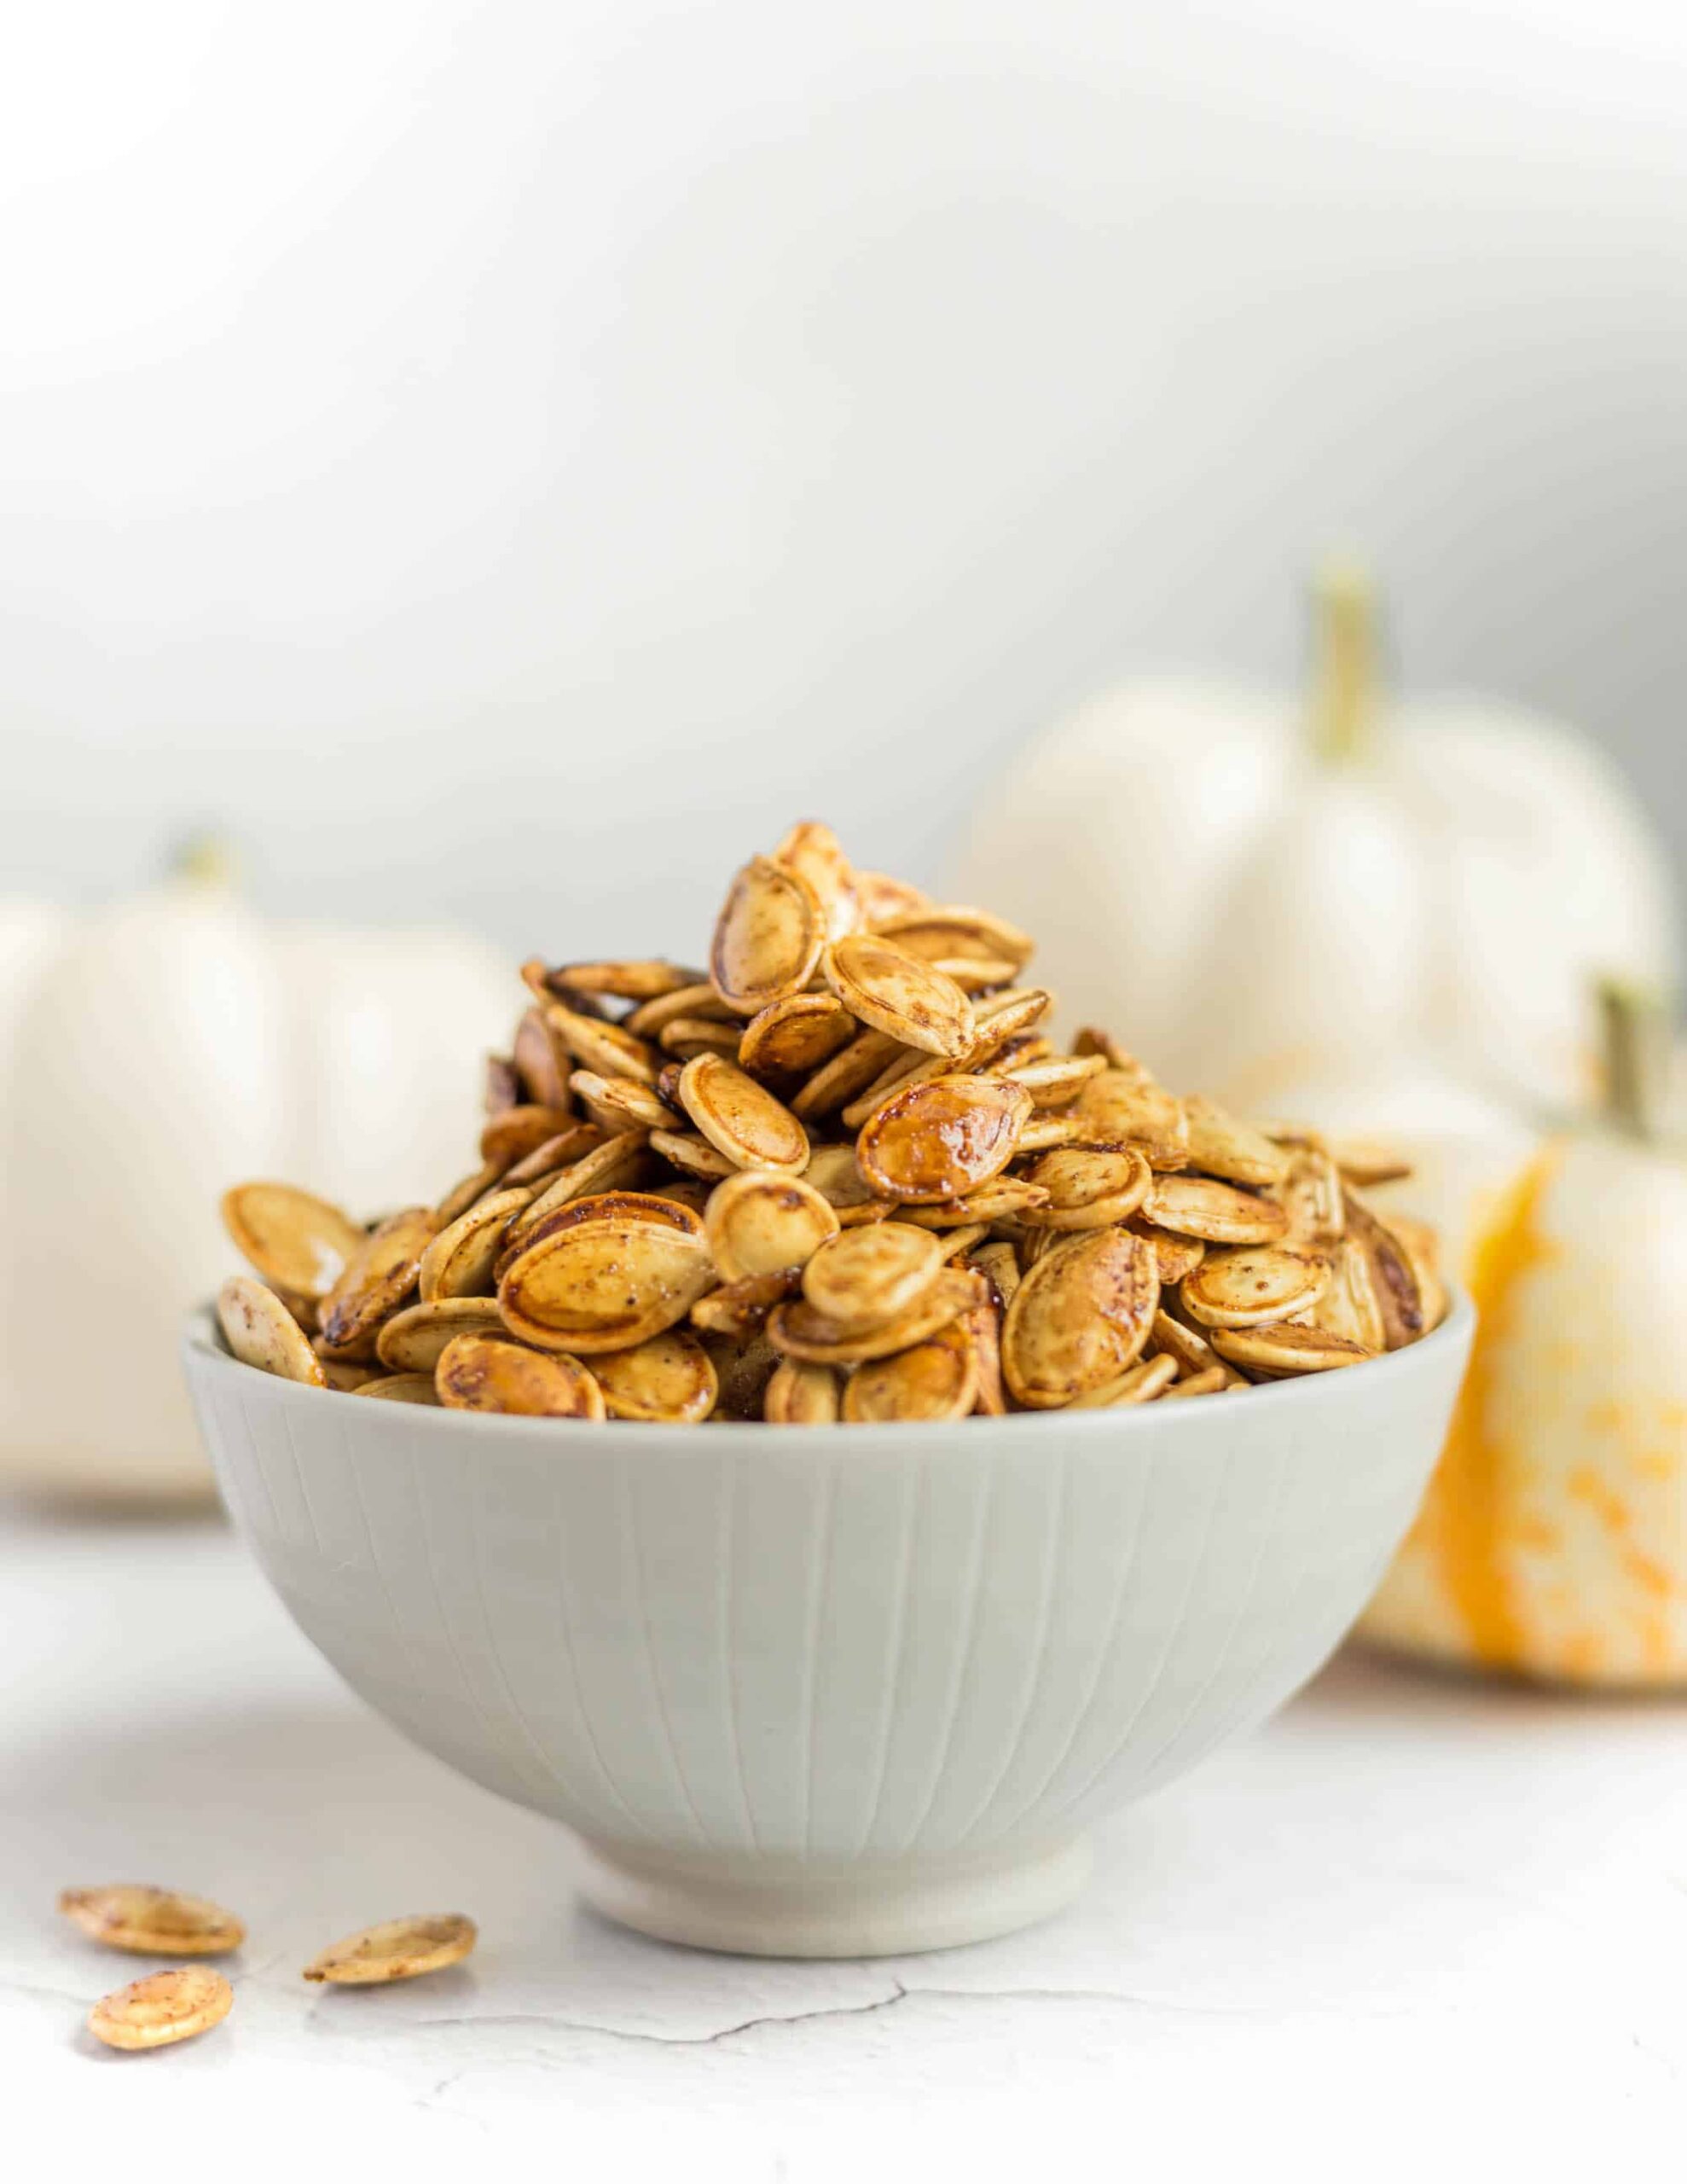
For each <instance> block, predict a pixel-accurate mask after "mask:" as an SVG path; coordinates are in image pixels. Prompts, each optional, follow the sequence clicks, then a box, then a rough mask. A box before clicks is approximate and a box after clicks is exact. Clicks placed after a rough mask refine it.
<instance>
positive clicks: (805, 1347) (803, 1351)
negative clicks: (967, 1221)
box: [768, 1266, 985, 1365]
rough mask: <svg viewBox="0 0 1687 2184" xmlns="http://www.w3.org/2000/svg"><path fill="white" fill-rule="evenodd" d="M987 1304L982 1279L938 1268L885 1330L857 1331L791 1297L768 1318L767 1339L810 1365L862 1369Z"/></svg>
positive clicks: (803, 1299) (804, 1300) (963, 1271)
mask: <svg viewBox="0 0 1687 2184" xmlns="http://www.w3.org/2000/svg"><path fill="white" fill-rule="evenodd" d="M984 1301H985V1292H984V1285H983V1280H982V1278H981V1277H980V1276H979V1275H976V1274H973V1273H971V1272H970V1271H969V1270H967V1269H965V1268H962V1267H953V1266H940V1267H939V1269H938V1270H937V1275H936V1279H935V1280H934V1281H932V1283H931V1285H930V1287H929V1288H928V1289H926V1290H925V1292H924V1294H923V1295H921V1296H920V1297H919V1299H918V1300H917V1301H916V1302H915V1303H914V1304H912V1305H910V1306H909V1308H908V1309H907V1311H906V1312H903V1313H901V1314H899V1315H898V1316H897V1317H896V1318H895V1319H892V1320H887V1321H885V1322H884V1325H883V1326H882V1327H872V1328H870V1329H868V1330H867V1332H865V1333H858V1332H855V1331H854V1330H852V1329H850V1328H848V1327H842V1326H840V1325H839V1324H838V1321H836V1320H834V1319H832V1318H829V1317H828V1316H827V1315H826V1314H825V1313H824V1312H817V1311H816V1310H815V1308H814V1306H813V1305H812V1304H810V1303H809V1300H808V1298H806V1297H793V1298H791V1299H790V1300H789V1301H788V1302H787V1303H786V1304H777V1305H775V1306H774V1310H772V1311H771V1312H770V1313H769V1314H768V1341H769V1342H770V1343H772V1345H774V1349H775V1350H779V1351H780V1352H781V1353H782V1354H783V1355H784V1356H787V1357H796V1358H800V1359H801V1360H803V1362H804V1363H806V1364H810V1365H859V1364H863V1363H866V1362H870V1361H871V1360H872V1359H873V1358H875V1357H889V1356H890V1355H891V1354H892V1353H893V1352H894V1351H896V1350H909V1349H912V1347H913V1345H914V1344H915V1343H917V1342H924V1341H925V1338H926V1336H927V1335H930V1334H936V1332H937V1330H938V1328H939V1327H947V1326H948V1323H949V1321H951V1320H957V1319H959V1317H960V1316H961V1314H962V1313H963V1312H966V1311H970V1310H971V1309H972V1307H973V1306H974V1305H975V1304H982V1303H983V1302H984Z"/></svg>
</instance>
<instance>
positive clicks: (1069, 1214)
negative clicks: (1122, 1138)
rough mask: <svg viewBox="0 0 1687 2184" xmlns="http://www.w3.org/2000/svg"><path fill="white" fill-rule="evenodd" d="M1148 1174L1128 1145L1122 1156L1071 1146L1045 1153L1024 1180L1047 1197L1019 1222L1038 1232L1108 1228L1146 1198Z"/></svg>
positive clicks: (1025, 1211)
mask: <svg viewBox="0 0 1687 2184" xmlns="http://www.w3.org/2000/svg"><path fill="white" fill-rule="evenodd" d="M1153 1180H1154V1176H1153V1171H1152V1170H1151V1168H1150V1167H1149V1165H1148V1163H1147V1160H1146V1159H1145V1158H1144V1156H1143V1155H1142V1153H1140V1152H1139V1151H1138V1150H1137V1148H1136V1147H1134V1146H1131V1147H1127V1148H1126V1150H1125V1151H1123V1152H1122V1153H1086V1152H1081V1151H1080V1150H1078V1149H1077V1148H1076V1147H1064V1148H1057V1149H1056V1150H1055V1151H1054V1152H1052V1153H1044V1154H1043V1156H1042V1158H1041V1159H1040V1160H1038V1161H1037V1162H1036V1163H1035V1165H1034V1166H1033V1167H1031V1168H1030V1169H1029V1170H1028V1172H1027V1175H1026V1181H1027V1182H1029V1183H1031V1184H1033V1185H1034V1186H1035V1188H1037V1189H1039V1190H1041V1191H1045V1192H1046V1193H1047V1198H1046V1201H1045V1202H1044V1203H1043V1204H1042V1205H1028V1206H1026V1207H1024V1208H1023V1210H1022V1211H1021V1212H1020V1215H1019V1218H1020V1219H1021V1220H1022V1221H1023V1222H1026V1223H1029V1225H1030V1226H1032V1227H1034V1228H1041V1229H1110V1228H1111V1227H1112V1226H1113V1224H1114V1223H1116V1222H1119V1221H1123V1220H1126V1219H1128V1217H1129V1216H1130V1215H1131V1214H1133V1213H1134V1212H1135V1211H1136V1210H1137V1208H1138V1207H1139V1205H1141V1204H1142V1201H1143V1199H1145V1198H1146V1197H1147V1195H1148V1191H1149V1188H1150V1186H1151V1183H1152V1182H1153Z"/></svg>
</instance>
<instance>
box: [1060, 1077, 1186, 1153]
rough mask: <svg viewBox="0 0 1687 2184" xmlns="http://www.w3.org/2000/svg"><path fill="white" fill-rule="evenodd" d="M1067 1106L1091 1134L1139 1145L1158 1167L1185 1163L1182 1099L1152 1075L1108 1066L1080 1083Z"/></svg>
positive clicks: (1071, 1113)
mask: <svg viewBox="0 0 1687 2184" xmlns="http://www.w3.org/2000/svg"><path fill="white" fill-rule="evenodd" d="M1068 1112H1069V1113H1070V1116H1071V1118H1072V1119H1073V1120H1074V1121H1075V1122H1076V1123H1078V1124H1081V1127H1082V1128H1083V1130H1085V1131H1086V1132H1087V1134H1088V1135H1089V1136H1091V1137H1093V1138H1094V1139H1097V1140H1099V1141H1106V1142H1109V1143H1118V1144H1122V1145H1134V1146H1137V1147H1139V1148H1140V1150H1141V1152H1142V1153H1143V1154H1144V1156H1145V1159H1147V1162H1148V1165H1149V1166H1150V1167H1151V1168H1154V1169H1157V1170H1160V1171H1162V1173H1169V1172H1171V1171H1172V1170H1175V1169H1178V1168H1182V1167H1185V1166H1186V1165H1187V1164H1188V1160H1189V1122H1188V1118H1187V1117H1186V1115H1185V1113H1184V1111H1183V1103H1182V1101H1180V1100H1174V1098H1173V1097H1172V1095H1171V1094H1170V1093H1169V1092H1168V1091H1167V1090H1166V1089H1164V1087H1163V1086H1162V1085H1158V1084H1157V1083H1155V1082H1154V1081H1153V1079H1152V1078H1151V1077H1133V1076H1132V1075H1131V1074H1130V1072H1128V1071H1126V1070H1121V1069H1114V1068H1107V1069H1104V1070H1102V1071H1101V1072H1099V1074H1098V1075H1096V1076H1094V1077H1090V1078H1089V1079H1088V1080H1087V1082H1086V1083H1084V1084H1083V1085H1081V1087H1080V1088H1079V1091H1078V1096H1077V1098H1076V1099H1075V1101H1073V1102H1072V1105H1071V1107H1070V1109H1069V1110H1068Z"/></svg>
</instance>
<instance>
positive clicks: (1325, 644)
mask: <svg viewBox="0 0 1687 2184" xmlns="http://www.w3.org/2000/svg"><path fill="white" fill-rule="evenodd" d="M1312 618H1313V688H1312V704H1311V707H1310V717H1309V721H1308V726H1309V729H1310V732H1311V736H1312V746H1313V750H1314V751H1315V752H1317V754H1318V756H1319V758H1321V759H1322V760H1323V761H1324V763H1325V765H1327V766H1351V765H1357V764H1359V763H1360V762H1361V761H1362V760H1363V759H1364V758H1366V757H1367V756H1368V755H1369V752H1370V749H1371V736H1372V733H1373V730H1374V728H1375V723H1376V713H1377V680H1378V677H1377V593H1376V587H1375V586H1374V585H1373V584H1372V583H1371V578H1370V576H1369V574H1368V573H1367V572H1366V571H1365V569H1363V568H1362V567H1361V566H1359V563H1358V562H1357V561H1334V560H1332V561H1326V562H1325V564H1324V566H1322V567H1321V568H1320V569H1319V570H1318V571H1317V572H1316V573H1315V575H1314V576H1313V585H1312Z"/></svg>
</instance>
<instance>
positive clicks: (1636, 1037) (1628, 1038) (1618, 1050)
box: [1598, 979, 1672, 1143]
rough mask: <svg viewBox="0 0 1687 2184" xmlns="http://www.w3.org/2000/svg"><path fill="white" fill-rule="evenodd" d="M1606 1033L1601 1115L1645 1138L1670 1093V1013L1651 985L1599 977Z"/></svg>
mask: <svg viewBox="0 0 1687 2184" xmlns="http://www.w3.org/2000/svg"><path fill="white" fill-rule="evenodd" d="M1598 990H1599V1014H1600V1017H1601V1019H1602V1024H1603V1035H1604V1057H1605V1118H1606V1120H1607V1121H1608V1122H1609V1124H1611V1126H1612V1128H1613V1129H1614V1130H1621V1131H1622V1132H1623V1133H1624V1135H1625V1136H1628V1137H1634V1138H1638V1139H1639V1140H1640V1141H1642V1142H1643V1143H1647V1142H1649V1141H1651V1140H1652V1139H1654V1138H1655V1136H1657V1134H1658V1125H1659V1123H1660V1120H1661V1117H1662V1115H1663V1112H1664V1109H1665V1107H1666V1104H1667V1101H1668V1097H1669V1079H1670V1070H1671V1063H1672V1053H1671V1047H1672V1038H1671V1026H1670V1013H1669V1009H1668V1008H1667V1005H1666V1003H1665V1000H1664V996H1663V995H1662V994H1661V993H1660V992H1659V991H1658V990H1656V988H1655V987H1653V986H1649V985H1643V984H1642V983H1641V982H1640V981H1639V980H1638V979H1601V980H1600V981H1599V989H1598Z"/></svg>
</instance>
